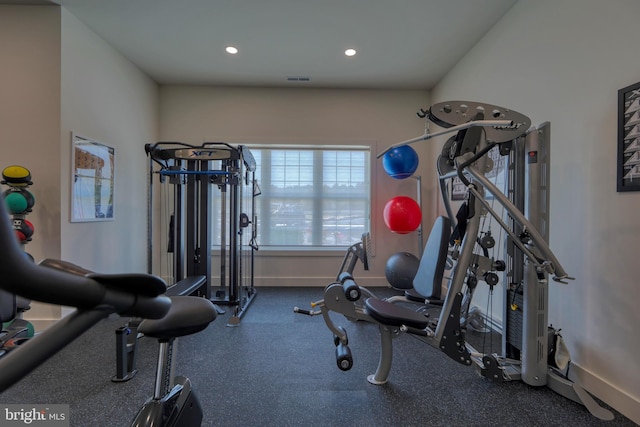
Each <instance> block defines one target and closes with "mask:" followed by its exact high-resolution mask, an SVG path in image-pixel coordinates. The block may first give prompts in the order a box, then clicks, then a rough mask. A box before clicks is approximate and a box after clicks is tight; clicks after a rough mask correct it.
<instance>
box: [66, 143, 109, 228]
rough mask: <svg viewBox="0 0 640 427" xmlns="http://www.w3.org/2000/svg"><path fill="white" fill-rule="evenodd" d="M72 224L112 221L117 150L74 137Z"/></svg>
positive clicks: (72, 151) (72, 150) (72, 144)
mask: <svg viewBox="0 0 640 427" xmlns="http://www.w3.org/2000/svg"><path fill="white" fill-rule="evenodd" d="M71 155H72V159H71V222H86V221H110V220H113V218H114V217H113V213H114V209H113V198H114V190H115V186H114V179H115V176H114V175H115V157H116V156H115V149H114V148H113V147H109V146H107V145H104V144H102V143H100V142H97V141H94V140H92V139H89V138H84V137H81V136H79V135H77V134H75V133H74V134H72V135H71Z"/></svg>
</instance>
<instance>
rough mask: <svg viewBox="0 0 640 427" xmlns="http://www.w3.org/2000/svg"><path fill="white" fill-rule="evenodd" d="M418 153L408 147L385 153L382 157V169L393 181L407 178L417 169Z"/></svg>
mask: <svg viewBox="0 0 640 427" xmlns="http://www.w3.org/2000/svg"><path fill="white" fill-rule="evenodd" d="M418 163H419V161H418V153H416V150H414V149H413V148H411V147H410V146H408V145H403V146H401V147H397V148H394V149H392V150H389V151H387V152H386V153H385V154H384V156H383V157H382V168H383V169H384V171H385V172H386V173H387V174H388V175H389V176H390V177H391V178H395V179H405V178H409V177H410V176H411V175H413V173H414V172H415V171H416V169H418Z"/></svg>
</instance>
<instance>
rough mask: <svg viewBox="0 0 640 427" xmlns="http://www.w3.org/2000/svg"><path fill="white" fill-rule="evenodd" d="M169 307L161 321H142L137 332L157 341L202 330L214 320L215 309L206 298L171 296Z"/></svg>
mask: <svg viewBox="0 0 640 427" xmlns="http://www.w3.org/2000/svg"><path fill="white" fill-rule="evenodd" d="M169 298H170V299H171V307H170V308H169V312H168V313H167V314H166V316H164V317H163V318H162V319H144V320H143V321H142V322H141V323H140V326H138V332H140V333H142V334H144V335H146V336H148V337H152V338H157V339H159V340H169V339H171V338H177V337H182V336H185V335H191V334H195V333H197V332H200V331H202V330H204V329H205V328H206V327H207V326H208V325H209V323H211V322H213V321H214V320H215V319H216V316H217V312H216V308H215V306H214V305H213V303H212V302H211V301H209V300H208V299H206V298H200V297H191V296H171V297H169Z"/></svg>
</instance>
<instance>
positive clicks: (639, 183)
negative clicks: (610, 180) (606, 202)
mask: <svg viewBox="0 0 640 427" xmlns="http://www.w3.org/2000/svg"><path fill="white" fill-rule="evenodd" d="M617 191H618V192H622V191H640V83H636V84H633V85H631V86H627V87H625V88H623V89H620V90H619V91H618V180H617Z"/></svg>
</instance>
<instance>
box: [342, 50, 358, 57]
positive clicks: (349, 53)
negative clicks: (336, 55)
mask: <svg viewBox="0 0 640 427" xmlns="http://www.w3.org/2000/svg"><path fill="white" fill-rule="evenodd" d="M344 54H345V55H347V56H353V55H355V54H356V50H355V49H347V50H345V51H344Z"/></svg>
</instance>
